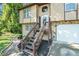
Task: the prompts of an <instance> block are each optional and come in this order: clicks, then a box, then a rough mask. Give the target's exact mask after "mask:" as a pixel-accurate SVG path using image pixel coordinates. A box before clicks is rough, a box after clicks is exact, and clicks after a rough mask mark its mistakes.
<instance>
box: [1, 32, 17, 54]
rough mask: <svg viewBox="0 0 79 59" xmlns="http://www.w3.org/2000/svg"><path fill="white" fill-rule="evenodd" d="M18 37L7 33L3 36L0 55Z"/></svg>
mask: <svg viewBox="0 0 79 59" xmlns="http://www.w3.org/2000/svg"><path fill="white" fill-rule="evenodd" d="M16 35H17V34H12V33H5V34H3V35H2V36H0V54H1V52H2V50H3V49H5V48H6V47H7V46H8V45H9V44H10V43H11V40H12V39H13V37H14V36H16Z"/></svg>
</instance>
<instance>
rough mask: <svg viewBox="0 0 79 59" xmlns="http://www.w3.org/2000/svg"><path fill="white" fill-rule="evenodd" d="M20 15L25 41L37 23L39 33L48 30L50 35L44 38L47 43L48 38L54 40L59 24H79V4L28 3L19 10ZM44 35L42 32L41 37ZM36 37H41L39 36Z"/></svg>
mask: <svg viewBox="0 0 79 59" xmlns="http://www.w3.org/2000/svg"><path fill="white" fill-rule="evenodd" d="M19 14H20V20H19V21H20V24H22V35H23V39H24V38H26V36H27V35H29V34H28V33H29V32H30V31H31V30H32V29H33V27H34V25H35V24H36V23H38V27H37V28H36V29H38V30H39V31H40V30H43V29H44V28H45V29H46V28H47V29H48V31H46V32H47V34H48V33H49V34H48V35H46V34H45V35H44V37H43V39H44V40H47V41H48V38H49V39H50V38H52V39H53V36H54V34H55V33H56V26H58V25H59V24H79V4H77V3H26V4H24V7H22V8H21V9H19ZM34 28H35V27H34ZM40 28H41V29H40ZM47 29H46V30H47ZM31 32H32V31H31ZM40 32H41V31H40ZM43 34H44V33H42V32H41V34H40V36H42V35H43ZM50 34H51V35H50ZM32 35H33V32H32ZM36 37H39V36H38V35H37V36H36ZM41 38H42V37H41ZM32 43H33V42H32ZM33 46H34V45H33ZM33 48H34V47H33ZM35 52H36V50H34V49H33V55H34V53H35Z"/></svg>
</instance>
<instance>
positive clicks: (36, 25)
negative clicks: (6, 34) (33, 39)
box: [24, 23, 38, 40]
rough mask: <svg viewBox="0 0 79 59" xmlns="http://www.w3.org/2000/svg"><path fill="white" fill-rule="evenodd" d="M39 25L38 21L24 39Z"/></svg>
mask: <svg viewBox="0 0 79 59" xmlns="http://www.w3.org/2000/svg"><path fill="white" fill-rule="evenodd" d="M37 25H38V23H36V24H35V25H34V27H33V28H32V29H31V30H30V32H29V33H28V34H27V35H26V37H25V38H24V40H25V39H26V38H27V37H28V36H29V35H30V33H31V32H32V31H33V30H34V29H35V28H36V26H37Z"/></svg>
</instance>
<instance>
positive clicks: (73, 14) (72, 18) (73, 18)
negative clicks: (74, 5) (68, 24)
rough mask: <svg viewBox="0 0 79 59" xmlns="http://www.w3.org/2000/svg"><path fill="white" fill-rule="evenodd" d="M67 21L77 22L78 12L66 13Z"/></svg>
mask: <svg viewBox="0 0 79 59" xmlns="http://www.w3.org/2000/svg"><path fill="white" fill-rule="evenodd" d="M65 20H76V11H71V12H66V13H65Z"/></svg>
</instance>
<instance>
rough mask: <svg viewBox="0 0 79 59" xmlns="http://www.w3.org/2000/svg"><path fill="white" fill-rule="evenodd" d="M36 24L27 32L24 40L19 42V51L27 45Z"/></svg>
mask: <svg viewBox="0 0 79 59" xmlns="http://www.w3.org/2000/svg"><path fill="white" fill-rule="evenodd" d="M37 26H38V23H36V24H35V25H34V26H33V28H32V29H31V30H30V31H29V33H28V34H27V35H26V36H25V38H24V39H23V40H21V43H20V44H21V47H20V48H21V50H22V49H23V48H24V45H26V44H27V41H29V39H30V36H32V34H33V33H34V30H36V29H37Z"/></svg>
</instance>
